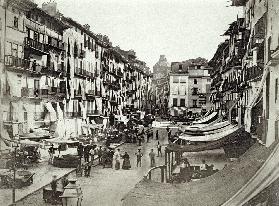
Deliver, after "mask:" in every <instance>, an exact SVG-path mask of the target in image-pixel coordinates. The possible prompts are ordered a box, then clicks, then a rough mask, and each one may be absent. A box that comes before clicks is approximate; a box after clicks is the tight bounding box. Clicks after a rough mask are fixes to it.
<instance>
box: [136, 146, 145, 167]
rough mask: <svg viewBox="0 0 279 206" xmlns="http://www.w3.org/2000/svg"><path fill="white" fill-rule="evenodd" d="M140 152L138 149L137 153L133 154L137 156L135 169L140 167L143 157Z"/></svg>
mask: <svg viewBox="0 0 279 206" xmlns="http://www.w3.org/2000/svg"><path fill="white" fill-rule="evenodd" d="M140 150H141V149H138V152H137V153H136V154H135V155H136V156H137V167H138V166H140V167H141V158H142V156H143V153H142V152H141V151H140Z"/></svg>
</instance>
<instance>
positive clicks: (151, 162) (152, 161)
mask: <svg viewBox="0 0 279 206" xmlns="http://www.w3.org/2000/svg"><path fill="white" fill-rule="evenodd" d="M149 158H150V167H155V153H154V151H153V149H151V152H150V153H149Z"/></svg>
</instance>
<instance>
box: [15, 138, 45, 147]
mask: <svg viewBox="0 0 279 206" xmlns="http://www.w3.org/2000/svg"><path fill="white" fill-rule="evenodd" d="M19 144H21V145H25V146H40V145H41V143H39V142H35V141H31V140H29V139H24V140H20V141H19Z"/></svg>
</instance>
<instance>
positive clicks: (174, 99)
mask: <svg viewBox="0 0 279 206" xmlns="http://www.w3.org/2000/svg"><path fill="white" fill-rule="evenodd" d="M172 105H173V106H174V107H177V98H173V99H172Z"/></svg>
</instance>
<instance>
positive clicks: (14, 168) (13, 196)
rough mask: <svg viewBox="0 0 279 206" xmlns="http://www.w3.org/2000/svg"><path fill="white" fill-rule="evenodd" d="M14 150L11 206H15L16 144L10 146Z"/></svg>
mask: <svg viewBox="0 0 279 206" xmlns="http://www.w3.org/2000/svg"><path fill="white" fill-rule="evenodd" d="M12 147H13V148H14V153H15V154H14V164H13V170H14V177H13V178H14V179H13V190H12V200H13V205H15V190H16V152H17V151H16V149H17V148H18V147H19V145H18V143H14V144H13V145H12Z"/></svg>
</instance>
